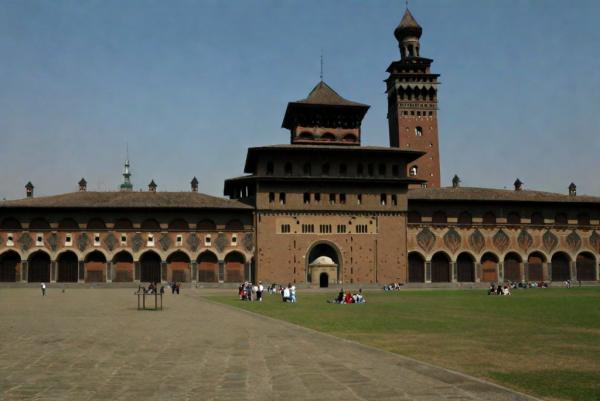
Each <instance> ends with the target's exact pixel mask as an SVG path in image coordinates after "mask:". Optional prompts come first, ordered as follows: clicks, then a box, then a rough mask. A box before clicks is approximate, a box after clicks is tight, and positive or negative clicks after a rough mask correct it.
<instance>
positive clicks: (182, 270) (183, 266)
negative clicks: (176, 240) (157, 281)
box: [167, 251, 190, 283]
mask: <svg viewBox="0 0 600 401" xmlns="http://www.w3.org/2000/svg"><path fill="white" fill-rule="evenodd" d="M167 281H175V282H178V283H187V282H189V281H190V257H189V256H188V255H186V254H185V253H184V252H181V251H177V252H173V253H172V254H170V255H169V257H167Z"/></svg>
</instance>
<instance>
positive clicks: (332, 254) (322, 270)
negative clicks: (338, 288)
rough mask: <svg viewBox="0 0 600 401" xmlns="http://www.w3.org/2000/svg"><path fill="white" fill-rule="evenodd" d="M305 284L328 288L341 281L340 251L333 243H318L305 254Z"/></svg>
mask: <svg viewBox="0 0 600 401" xmlns="http://www.w3.org/2000/svg"><path fill="white" fill-rule="evenodd" d="M306 261H307V266H306V282H308V283H311V284H312V285H313V286H317V285H318V286H319V287H329V286H330V285H332V284H337V283H339V282H341V281H342V279H341V277H340V271H341V263H340V261H341V257H340V251H339V249H338V248H337V246H335V245H334V244H333V243H330V242H318V243H315V244H313V245H312V246H311V247H310V248H309V249H308V252H307V253H306Z"/></svg>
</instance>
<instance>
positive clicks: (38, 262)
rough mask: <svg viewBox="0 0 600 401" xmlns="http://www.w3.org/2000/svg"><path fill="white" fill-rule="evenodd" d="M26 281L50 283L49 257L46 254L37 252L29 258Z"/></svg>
mask: <svg viewBox="0 0 600 401" xmlns="http://www.w3.org/2000/svg"><path fill="white" fill-rule="evenodd" d="M27 270H28V275H27V276H28V277H27V281H29V282H30V283H42V282H45V283H47V282H49V281H50V256H48V254H47V253H46V252H43V251H38V252H35V253H34V254H33V255H31V256H30V257H29V263H28V268H27Z"/></svg>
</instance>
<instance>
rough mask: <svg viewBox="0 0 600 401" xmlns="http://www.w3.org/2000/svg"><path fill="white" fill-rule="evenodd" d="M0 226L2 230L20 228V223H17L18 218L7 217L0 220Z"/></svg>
mask: <svg viewBox="0 0 600 401" xmlns="http://www.w3.org/2000/svg"><path fill="white" fill-rule="evenodd" d="M0 227H1V228H2V229H3V230H20V229H21V223H19V220H17V219H15V218H14V217H7V218H5V219H4V220H2V224H1V225H0Z"/></svg>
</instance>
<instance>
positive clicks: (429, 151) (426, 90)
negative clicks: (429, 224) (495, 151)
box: [385, 9, 440, 188]
mask: <svg viewBox="0 0 600 401" xmlns="http://www.w3.org/2000/svg"><path fill="white" fill-rule="evenodd" d="M422 32H423V29H422V28H421V26H420V25H419V24H418V23H417V21H416V20H415V18H414V17H413V15H412V14H411V13H410V11H409V10H408V9H406V12H405V13H404V16H403V17H402V21H400V24H399V25H398V27H396V29H395V30H394V36H395V37H396V39H397V40H398V45H399V47H400V60H398V61H394V62H392V64H390V66H389V67H388V69H387V72H388V73H389V74H390V76H389V77H388V79H386V80H385V82H386V84H387V95H388V122H389V127H390V146H392V147H396V148H401V149H403V150H420V151H424V152H426V153H425V154H424V155H423V156H421V157H420V158H418V159H417V160H416V161H415V162H413V163H410V164H409V165H408V166H407V168H408V172H407V173H408V175H409V176H410V177H414V178H419V179H422V180H427V183H426V184H422V185H423V186H425V185H426V186H427V187H432V188H437V187H439V186H440V154H439V142H438V124H437V89H438V84H439V82H438V77H439V74H432V73H431V71H430V67H431V63H432V62H433V60H431V59H428V58H424V57H421V55H420V45H419V38H420V37H421V33H422ZM414 186H415V184H413V185H411V187H414ZM417 186H418V185H417Z"/></svg>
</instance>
